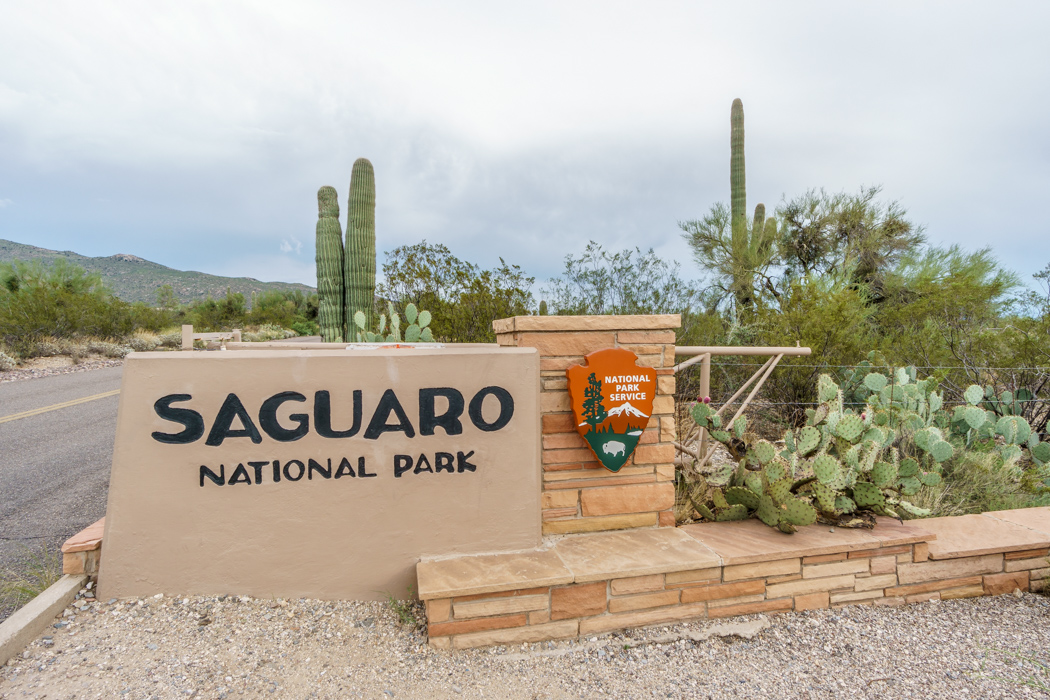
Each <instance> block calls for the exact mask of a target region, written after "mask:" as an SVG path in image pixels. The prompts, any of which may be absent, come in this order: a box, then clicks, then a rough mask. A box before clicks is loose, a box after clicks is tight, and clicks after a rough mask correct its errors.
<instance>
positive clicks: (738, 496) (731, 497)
mask: <svg viewBox="0 0 1050 700" xmlns="http://www.w3.org/2000/svg"><path fill="white" fill-rule="evenodd" d="M726 501H727V502H729V503H731V504H733V505H742V506H745V507H747V508H748V509H750V510H755V509H756V508H758V494H756V493H755V492H754V491H752V490H751V489H748V488H744V487H743V486H730V487H729V488H727V489H726Z"/></svg>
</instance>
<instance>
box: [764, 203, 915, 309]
mask: <svg viewBox="0 0 1050 700" xmlns="http://www.w3.org/2000/svg"><path fill="white" fill-rule="evenodd" d="M881 191H882V188H881V187H877V186H876V187H862V188H861V189H860V191H859V192H858V193H857V194H847V193H845V192H841V193H838V194H828V193H827V192H825V191H824V190H823V189H821V190H809V191H808V192H806V193H805V194H803V195H800V196H798V197H795V198H794V199H791V200H789V201H787V202H783V203H782V204H781V205H780V206H779V207H777V217H778V218H779V219H780V222H781V227H780V234H779V237H778V240H777V246H778V253H779V259H778V260H777V261H776V262H777V264H778V265H780V266H782V267H783V270H784V277H785V278H786V279H791V278H794V277H799V276H805V275H809V274H830V273H836V274H837V273H843V274H846V275H847V276H848V277H849V279H850V280H851V281H852V282H853V283H855V284H865V285H867V286H868V287H869V289H870V291H871V293H872V295H873V299H874V300H879V299H881V295H882V291H883V290H882V286H883V276H884V275H885V274H886V273H887V272H889V271H890V270H892V269H893V268H894V267H895V266H896V265H897V263H899V262H900V261H901V260H902V259H903V258H904V257H905V256H906V255H908V254H909V253H912V252H914V251H916V250H919V249H921V248H922V246H923V245H924V243H925V236H924V235H923V232H922V227H921V226H915V225H914V224H912V223H911V222H910V221H908V220H907V218H906V216H907V211H906V210H905V209H904V208H903V207H902V206H901V205H900V204H899V203H898V202H896V201H891V202H881V201H879V200H878V199H877V197H878V195H879V193H880V192H881Z"/></svg>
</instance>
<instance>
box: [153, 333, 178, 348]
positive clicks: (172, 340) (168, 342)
mask: <svg viewBox="0 0 1050 700" xmlns="http://www.w3.org/2000/svg"><path fill="white" fill-rule="evenodd" d="M157 344H158V345H159V346H160V347H162V348H181V347H182V329H178V330H174V331H173V330H169V329H165V330H164V331H163V332H162V333H160V335H158V336H157Z"/></svg>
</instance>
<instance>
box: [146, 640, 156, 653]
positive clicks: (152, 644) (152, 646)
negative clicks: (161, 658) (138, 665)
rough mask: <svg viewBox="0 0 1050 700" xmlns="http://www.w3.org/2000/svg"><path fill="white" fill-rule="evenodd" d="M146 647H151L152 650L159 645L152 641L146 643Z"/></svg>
mask: <svg viewBox="0 0 1050 700" xmlns="http://www.w3.org/2000/svg"><path fill="white" fill-rule="evenodd" d="M146 648H147V649H149V650H150V651H156V650H157V645H156V644H154V643H152V642H150V643H149V644H147V645H146Z"/></svg>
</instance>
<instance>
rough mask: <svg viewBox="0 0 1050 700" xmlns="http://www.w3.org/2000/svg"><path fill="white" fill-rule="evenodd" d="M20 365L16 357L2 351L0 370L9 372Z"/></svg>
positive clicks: (0, 352)
mask: <svg viewBox="0 0 1050 700" xmlns="http://www.w3.org/2000/svg"><path fill="white" fill-rule="evenodd" d="M17 366H18V363H17V362H15V358H13V357H11V356H10V355H8V354H7V353H5V352H3V351H0V372H8V371H10V370H13V369H14V368H15V367H17Z"/></svg>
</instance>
